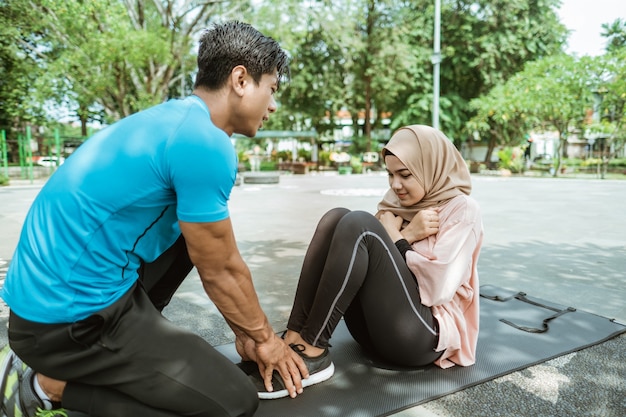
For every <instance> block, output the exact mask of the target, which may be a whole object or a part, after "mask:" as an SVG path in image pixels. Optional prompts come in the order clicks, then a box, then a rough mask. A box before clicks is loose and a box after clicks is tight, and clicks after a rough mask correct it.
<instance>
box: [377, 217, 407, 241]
mask: <svg viewBox="0 0 626 417" xmlns="http://www.w3.org/2000/svg"><path fill="white" fill-rule="evenodd" d="M377 217H378V220H379V221H380V223H381V224H382V225H383V227H384V228H385V230H386V231H387V234H388V235H389V237H390V238H391V239H392V240H393V241H394V242H396V241H398V240H400V239H404V237H403V236H402V233H400V229H401V228H402V222H403V219H402V217H400V216H396V215H395V214H393V213H392V212H390V211H383V212H380V213H378V215H377Z"/></svg>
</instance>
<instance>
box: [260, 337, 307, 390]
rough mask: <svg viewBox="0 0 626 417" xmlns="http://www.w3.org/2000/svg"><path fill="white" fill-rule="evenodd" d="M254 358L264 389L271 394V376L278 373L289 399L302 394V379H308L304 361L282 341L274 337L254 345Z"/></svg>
mask: <svg viewBox="0 0 626 417" xmlns="http://www.w3.org/2000/svg"><path fill="white" fill-rule="evenodd" d="M255 351H256V353H255V355H256V358H257V364H258V365H259V372H260V373H261V376H262V377H263V381H264V382H265V389H266V390H267V391H268V392H272V391H273V390H274V387H272V374H273V372H274V371H278V374H279V375H280V377H281V378H282V379H283V383H284V384H285V388H287V392H289V396H290V397H291V398H295V397H296V395H298V394H302V391H303V388H302V379H303V378H308V377H309V371H308V369H307V367H306V365H305V364H304V361H303V360H302V358H301V357H300V355H298V354H297V353H296V352H295V351H294V350H293V349H291V347H289V345H287V343H285V341H284V340H283V339H281V338H280V337H278V336H276V335H274V337H273V338H272V339H270V340H269V341H267V342H265V343H257V344H256V349H255Z"/></svg>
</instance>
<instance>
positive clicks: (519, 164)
mask: <svg viewBox="0 0 626 417" xmlns="http://www.w3.org/2000/svg"><path fill="white" fill-rule="evenodd" d="M498 158H499V159H500V161H499V163H498V166H499V168H500V169H508V170H509V171H511V172H512V173H520V172H523V171H524V164H525V161H524V152H523V151H522V150H521V149H520V148H519V147H506V148H502V149H500V150H499V151H498Z"/></svg>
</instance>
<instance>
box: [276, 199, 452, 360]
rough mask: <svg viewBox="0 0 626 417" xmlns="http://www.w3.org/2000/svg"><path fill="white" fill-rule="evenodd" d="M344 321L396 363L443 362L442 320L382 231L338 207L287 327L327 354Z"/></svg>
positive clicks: (363, 215) (311, 254)
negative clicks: (439, 324) (440, 347)
mask: <svg viewBox="0 0 626 417" xmlns="http://www.w3.org/2000/svg"><path fill="white" fill-rule="evenodd" d="M342 316H343V317H344V319H345V322H346V325H347V327H348V329H349V331H350V334H351V335H352V336H353V337H354V339H355V340H356V341H357V342H358V343H359V344H360V345H361V346H363V347H364V348H365V350H366V351H369V352H371V353H373V354H375V355H377V356H379V357H380V358H381V359H383V360H385V361H388V362H390V363H392V364H396V365H402V366H422V365H426V364H430V363H432V362H433V361H435V360H436V359H437V358H438V357H439V356H440V355H441V352H435V348H436V346H437V342H438V339H439V336H438V329H437V323H436V320H435V319H434V317H433V315H432V312H431V310H430V308H429V307H426V306H424V305H422V303H421V300H420V295H419V289H418V286H417V281H416V279H415V277H414V276H413V274H412V273H411V271H410V270H409V268H408V267H407V265H406V262H405V261H404V259H403V258H402V255H401V254H400V251H399V250H398V249H397V248H396V246H395V244H394V242H393V241H392V240H391V238H390V237H389V235H388V234H387V232H386V231H385V229H384V227H383V226H382V224H381V223H380V222H379V221H378V219H376V218H375V217H374V216H372V215H371V214H369V213H367V212H363V211H350V210H348V209H344V208H337V209H333V210H331V211H329V212H328V213H326V214H325V215H324V217H323V218H322V219H321V220H320V223H319V225H318V227H317V229H316V231H315V234H314V236H313V239H312V241H311V244H310V246H309V249H308V251H307V253H306V256H305V258H304V263H303V266H302V272H301V274H300V280H299V283H298V289H297V291H296V297H295V301H294V306H293V310H292V312H291V316H290V317H289V322H288V324H287V328H288V329H290V330H293V331H296V332H299V333H300V335H301V336H302V338H303V339H304V340H305V341H306V342H308V343H310V344H312V345H314V346H318V347H326V346H328V345H329V340H330V338H331V335H332V333H333V331H334V330H335V328H336V327H337V324H338V323H339V320H340V319H341V317H342Z"/></svg>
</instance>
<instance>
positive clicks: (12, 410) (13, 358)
mask: <svg viewBox="0 0 626 417" xmlns="http://www.w3.org/2000/svg"><path fill="white" fill-rule="evenodd" d="M34 377H35V372H34V371H33V370H32V369H31V368H29V367H28V366H27V365H26V364H25V363H24V362H22V361H21V360H20V358H18V356H17V355H16V354H15V352H13V351H12V350H11V348H10V347H9V345H6V346H5V347H4V348H3V349H2V351H0V394H2V406H1V409H0V416H1V417H67V413H66V412H65V410H63V409H58V410H45V409H44V404H43V401H42V400H41V399H40V398H39V397H38V396H37V394H35V391H34V388H33V384H32V381H33V378H34Z"/></svg>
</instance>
